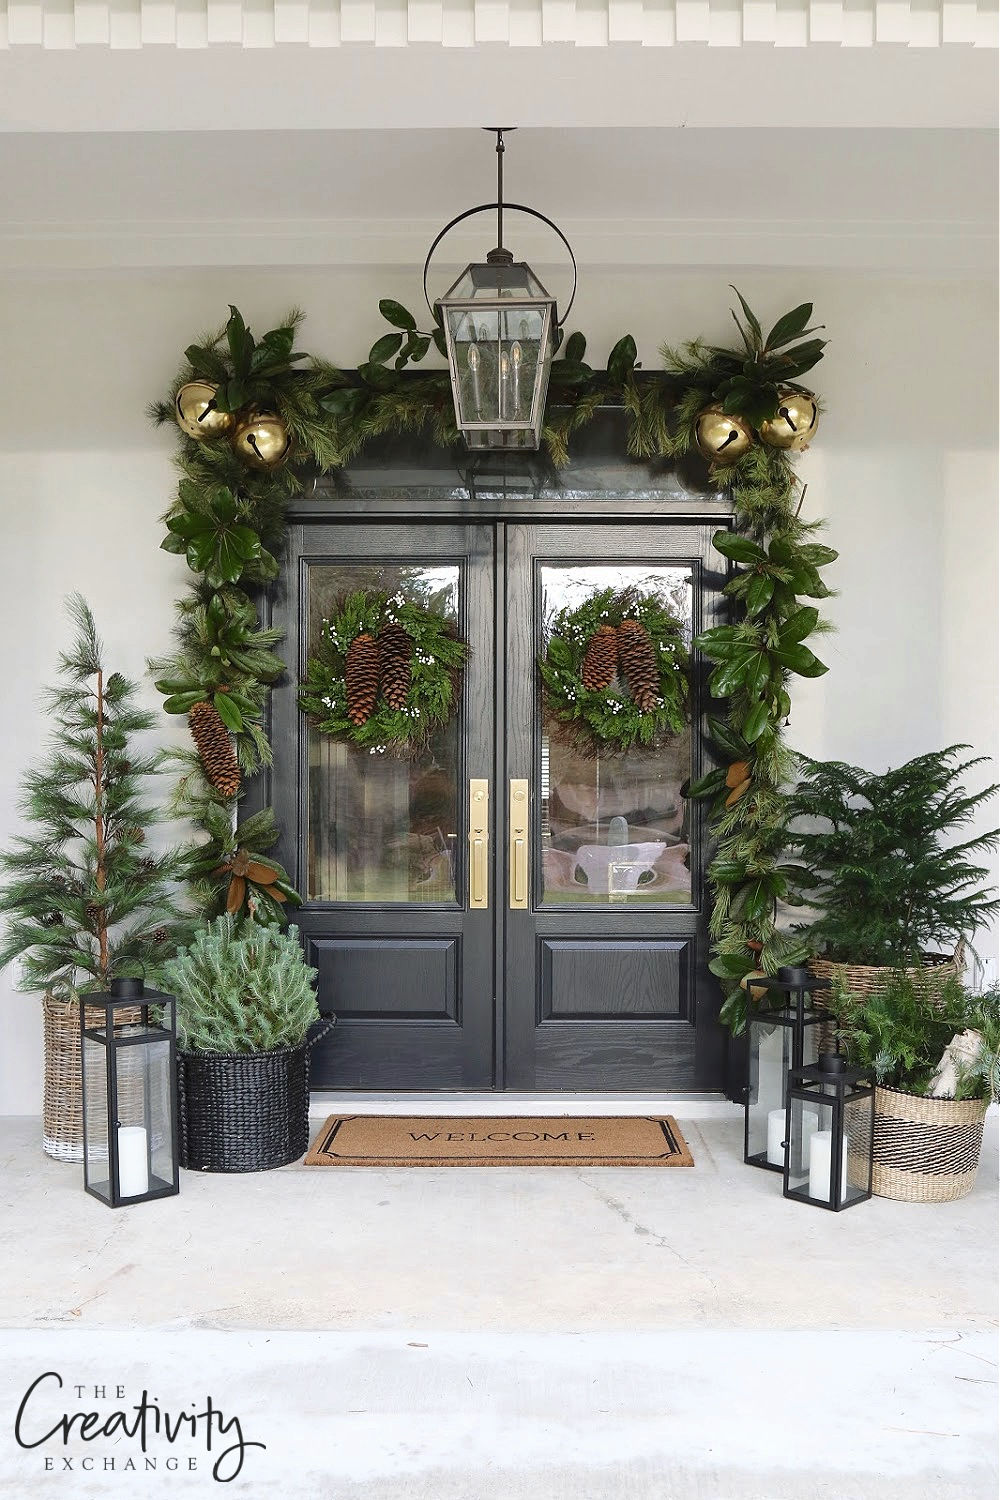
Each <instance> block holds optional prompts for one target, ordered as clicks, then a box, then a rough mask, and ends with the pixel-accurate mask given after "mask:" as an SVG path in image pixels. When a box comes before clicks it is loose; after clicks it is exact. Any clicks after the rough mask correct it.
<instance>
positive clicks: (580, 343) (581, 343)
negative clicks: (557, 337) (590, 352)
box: [565, 331, 587, 364]
mask: <svg viewBox="0 0 1000 1500" xmlns="http://www.w3.org/2000/svg"><path fill="white" fill-rule="evenodd" d="M586 352H587V340H586V338H585V336H584V335H583V334H582V333H580V332H579V331H577V332H576V333H571V334H570V336H569V338H568V339H567V340H566V354H565V357H566V359H570V360H574V361H576V363H578V364H579V363H581V362H582V360H583V356H584V355H585V354H586Z"/></svg>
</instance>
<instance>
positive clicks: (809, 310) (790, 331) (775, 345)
mask: <svg viewBox="0 0 1000 1500" xmlns="http://www.w3.org/2000/svg"><path fill="white" fill-rule="evenodd" d="M812 314H813V305H812V303H811V302H801V303H800V304H799V306H798V307H793V308H792V310H791V312H786V313H784V314H783V315H782V316H781V317H780V318H779V319H778V321H777V323H775V325H774V327H773V328H772V329H771V332H770V333H769V334H768V336H767V342H766V344H765V346H764V347H765V348H766V349H780V348H781V346H782V344H788V343H790V342H791V341H792V339H797V338H799V337H801V335H802V334H804V333H807V332H811V330H810V329H807V328H806V324H807V323H808V322H809V319H810V318H811V317H812Z"/></svg>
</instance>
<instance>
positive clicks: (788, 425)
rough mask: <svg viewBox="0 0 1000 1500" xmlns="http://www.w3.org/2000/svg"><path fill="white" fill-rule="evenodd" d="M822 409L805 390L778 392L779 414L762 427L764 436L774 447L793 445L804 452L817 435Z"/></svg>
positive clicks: (798, 450)
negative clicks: (820, 410)
mask: <svg viewBox="0 0 1000 1500" xmlns="http://www.w3.org/2000/svg"><path fill="white" fill-rule="evenodd" d="M818 426H819V409H818V407H817V405H816V402H815V400H814V399H813V397H812V396H809V395H806V394H805V393H804V392H802V391H779V393H778V411H777V415H776V416H773V417H771V418H770V419H769V420H768V421H767V422H765V423H764V425H763V427H761V429H760V435H761V439H762V440H763V441H764V442H765V443H769V444H770V446H771V447H772V448H792V449H794V450H795V452H796V453H801V452H802V450H803V448H808V447H809V444H810V443H811V442H812V440H813V438H814V437H815V436H816V429H817V428H818Z"/></svg>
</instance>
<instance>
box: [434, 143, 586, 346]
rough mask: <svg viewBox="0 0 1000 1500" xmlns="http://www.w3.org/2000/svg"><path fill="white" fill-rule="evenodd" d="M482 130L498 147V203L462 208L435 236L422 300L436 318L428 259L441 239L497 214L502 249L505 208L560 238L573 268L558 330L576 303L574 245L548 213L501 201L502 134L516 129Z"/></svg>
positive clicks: (500, 247)
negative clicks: (480, 216) (469, 222)
mask: <svg viewBox="0 0 1000 1500" xmlns="http://www.w3.org/2000/svg"><path fill="white" fill-rule="evenodd" d="M483 129H484V130H488V131H489V132H490V134H491V135H494V134H495V135H496V137H497V148H496V149H497V201H496V203H479V204H477V205H476V207H475V208H467V209H465V210H464V211H463V212H462V213H460V214H456V215H455V217H454V218H453V219H451V220H450V221H449V222H448V223H447V224H446V225H445V226H444V228H443V229H442V230H441V231H440V232H439V233H438V234H437V236H436V237H435V239H434V241H433V243H432V244H431V248H430V249H429V250H428V252H427V258H426V259H425V261H424V277H423V281H424V301H425V302H426V303H427V307H428V311H429V312H430V314H431V316H432V317H435V316H436V315H435V312H434V303H433V302H432V301H431V298H430V294H429V292H428V290H427V273H428V272H429V270H430V265H431V259H432V257H433V255H434V251H435V250H436V249H437V247H438V245H440V243H441V241H442V240H443V239H444V237H445V235H446V234H450V232H451V231H452V230H453V229H454V228H455V226H456V225H458V224H461V223H463V222H464V221H465V220H466V219H471V218H473V217H474V215H476V214H486V213H496V215H497V231H498V233H497V250H498V251H499V250H502V249H503V211H504V208H508V209H512V210H513V211H514V212H515V213H519V214H528V215H529V217H530V218H532V219H540V220H541V222H542V223H543V224H547V225H548V227H549V228H550V229H551V230H552V231H553V233H554V234H556V235H558V237H559V239H560V240H561V241H562V243H563V245H564V246H565V247H566V253H567V255H568V256H569V258H570V263H571V264H572V267H573V290H572V291H571V292H570V294H569V301H568V302H567V303H566V311H565V312H564V313H563V315H562V317H561V318H559V319H558V320H557V321H556V327H557V328H561V327H562V325H563V324H564V323H565V322H566V319H567V318H568V317H569V315H570V310H571V308H572V306H573V303H574V301H575V300H576V288H577V280H578V277H577V266H576V256H575V255H574V254H573V246H572V245H571V244H570V242H569V240H568V239H567V238H566V236H565V235H564V234H563V232H562V230H561V229H560V228H559V225H558V224H555V223H553V221H552V220H551V219H550V218H549V217H548V215H547V214H543V213H542V212H541V211H540V210H539V209H537V208H528V207H527V206H526V205H525V204H524V203H507V204H505V203H504V201H503V157H504V151H505V149H506V148H505V146H504V141H503V137H504V132H505V131H506V132H507V133H508V134H509V133H510V132H511V131H513V130H516V129H517V126H516V125H484V126H483ZM492 255H493V252H491V256H492ZM506 257H509V258H510V260H513V258H514V257H513V256H512V255H510V252H509V251H506V252H504V258H506ZM489 260H490V256H487V261H488V262H489Z"/></svg>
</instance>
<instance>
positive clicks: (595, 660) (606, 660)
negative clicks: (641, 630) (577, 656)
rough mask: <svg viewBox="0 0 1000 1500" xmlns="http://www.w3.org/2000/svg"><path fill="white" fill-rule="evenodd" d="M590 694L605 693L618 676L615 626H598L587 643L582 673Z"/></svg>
mask: <svg viewBox="0 0 1000 1500" xmlns="http://www.w3.org/2000/svg"><path fill="white" fill-rule="evenodd" d="M580 675H581V677H582V678H583V685H584V687H585V688H586V689H587V692H588V693H603V692H604V689H605V688H609V687H610V686H611V684H612V683H613V682H614V680H615V678H616V677H617V675H618V635H617V632H616V631H615V628H614V626H613V625H598V627H597V629H596V630H595V631H594V633H593V635H592V636H591V637H590V640H589V641H588V643H587V650H586V652H585V653H584V658H583V670H582V672H581V674H580Z"/></svg>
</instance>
